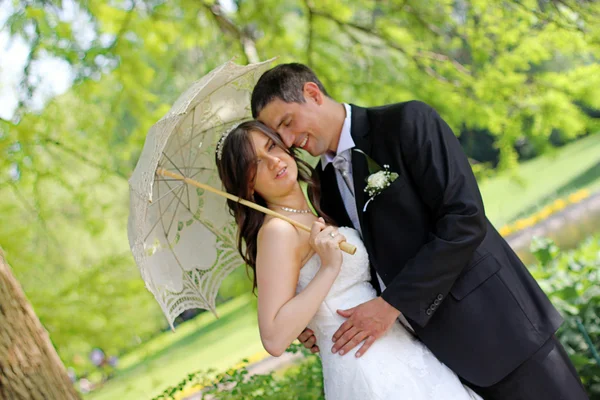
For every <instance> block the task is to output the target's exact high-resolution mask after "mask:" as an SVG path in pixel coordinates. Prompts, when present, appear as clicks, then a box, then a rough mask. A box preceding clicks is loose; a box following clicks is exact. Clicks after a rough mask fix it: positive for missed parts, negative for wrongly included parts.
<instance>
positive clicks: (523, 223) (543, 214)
mask: <svg viewBox="0 0 600 400" xmlns="http://www.w3.org/2000/svg"><path fill="white" fill-rule="evenodd" d="M589 196H590V192H589V190H587V189H581V190H578V191H577V192H575V193H571V194H570V195H569V196H568V197H567V200H564V199H556V200H554V202H552V204H549V205H547V206H544V207H543V208H542V209H541V210H539V211H538V212H536V213H535V214H533V215H531V216H530V217H528V218H521V219H518V220H517V221H515V222H513V223H512V224H507V225H504V226H503V227H502V228H501V229H500V230H499V233H500V235H502V236H508V235H510V234H511V233H515V232H518V231H520V230H522V229H525V228H529V227H530V226H534V225H536V224H538V223H540V222H542V221H544V220H545V219H547V218H548V217H550V216H551V215H552V214H554V213H556V212H558V211H561V210H563V209H564V208H565V207H567V206H568V205H569V204H574V203H579V202H580V201H582V200H583V199H586V198H587V197H589Z"/></svg>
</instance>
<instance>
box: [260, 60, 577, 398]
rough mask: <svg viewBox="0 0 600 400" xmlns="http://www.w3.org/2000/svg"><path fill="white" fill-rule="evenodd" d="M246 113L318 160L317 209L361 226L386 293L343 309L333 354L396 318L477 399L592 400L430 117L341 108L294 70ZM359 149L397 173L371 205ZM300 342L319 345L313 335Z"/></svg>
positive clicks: (453, 144)
mask: <svg viewBox="0 0 600 400" xmlns="http://www.w3.org/2000/svg"><path fill="white" fill-rule="evenodd" d="M252 114H253V116H254V117H255V118H257V119H259V120H261V121H262V122H264V123H265V124H266V125H268V126H269V127H271V128H273V129H275V130H276V131H277V132H278V133H279V134H280V135H281V137H282V139H283V141H284V142H285V144H286V145H287V146H290V147H291V146H295V147H299V148H302V149H304V150H306V151H308V152H309V153H310V154H312V155H313V156H320V157H321V161H320V163H319V165H317V171H318V174H319V175H320V179H321V197H322V200H321V206H322V209H323V211H324V212H325V213H327V214H328V215H329V216H331V217H332V218H334V220H336V221H337V222H338V224H339V225H340V226H353V227H355V228H356V229H357V230H359V231H360V232H361V234H362V237H363V240H364V242H365V246H366V248H367V250H368V252H369V257H370V260H371V268H372V271H371V273H372V276H377V280H375V279H373V281H374V282H373V283H374V285H375V286H376V287H379V289H380V297H377V298H376V299H374V300H371V301H369V302H367V303H364V304H361V305H358V306H356V307H354V308H353V309H350V310H345V311H339V313H340V314H341V315H342V316H344V317H346V318H347V320H346V322H344V323H343V324H342V325H341V326H340V328H339V330H338V331H337V332H336V334H335V335H334V338H333V339H334V341H335V345H334V348H333V349H332V350H331V351H333V352H334V353H335V352H338V353H339V354H340V355H343V354H345V353H347V352H348V351H349V350H350V349H352V348H354V347H355V346H357V345H360V344H362V347H361V348H360V349H359V351H358V353H359V354H360V355H362V354H364V353H365V352H366V351H367V350H368V348H369V347H370V346H371V345H372V343H373V342H374V341H375V340H377V339H378V338H379V337H381V336H382V335H383V334H385V332H386V331H387V330H388V329H389V328H390V327H391V325H392V324H393V323H394V322H395V321H396V320H397V319H398V318H399V319H400V320H401V322H402V323H403V324H404V325H405V326H406V327H407V329H409V330H411V331H412V332H414V333H415V334H416V336H417V337H418V338H419V339H420V340H421V341H422V342H423V343H424V344H425V345H427V347H429V349H430V350H431V351H432V352H433V353H434V354H435V355H436V356H437V357H438V359H440V360H441V361H442V362H444V363H445V364H446V365H448V366H449V367H450V368H451V369H452V370H454V372H456V373H457V374H458V375H459V376H460V377H461V379H462V380H463V381H464V382H465V383H467V384H468V385H469V386H471V387H472V388H473V389H475V390H476V391H477V392H478V393H480V394H481V395H482V396H483V397H484V398H485V399H511V400H513V399H527V400H531V399H544V400H551V399H565V400H566V399H569V400H578V399H587V398H588V397H587V395H586V394H585V391H584V389H583V386H582V385H581V382H580V380H579V377H578V376H577V372H576V371H575V368H574V367H573V365H572V364H571V362H570V361H569V358H568V356H567V354H566V353H565V350H564V349H563V347H562V346H561V345H560V343H559V342H558V340H557V339H556V338H555V336H554V332H555V331H556V330H557V328H558V327H559V325H560V324H561V322H562V318H561V316H560V315H559V313H558V312H557V311H556V310H555V309H554V307H553V306H552V304H551V303H550V301H549V300H548V298H547V297H546V296H545V295H544V293H543V292H542V290H541V289H540V287H539V286H538V285H537V283H536V282H535V280H534V279H533V278H532V276H531V275H530V274H529V272H528V271H527V269H526V267H525V266H524V265H523V264H522V263H521V261H520V260H519V259H518V257H517V256H516V255H515V253H514V252H513V251H512V250H511V248H510V247H509V245H508V244H507V243H506V241H504V239H503V238H502V237H501V236H500V235H499V234H498V232H497V231H496V230H495V229H494V227H493V226H492V225H491V223H490V222H489V221H488V220H487V218H486V216H485V213H484V208H483V203H482V199H481V195H480V193H479V189H478V187H477V182H476V181H475V178H474V176H473V173H472V171H471V167H470V165H469V163H468V161H467V157H466V156H465V154H464V153H463V151H462V149H461V147H460V145H459V143H458V140H457V139H456V137H455V135H454V134H453V133H452V131H451V130H450V128H449V127H448V125H447V124H446V123H445V122H444V120H442V118H441V117H440V116H439V115H438V114H437V113H436V112H435V110H434V109H432V108H431V107H429V106H427V105H426V104H424V103H421V102H417V101H410V102H406V103H398V104H391V105H387V106H382V107H376V108H362V107H358V106H355V105H352V106H350V105H347V104H340V103H337V102H336V101H334V100H333V99H331V98H330V97H329V96H328V94H327V92H326V90H325V88H324V87H323V85H322V84H321V82H320V81H319V79H318V78H317V77H316V76H315V74H314V73H313V72H312V71H311V70H310V69H309V68H308V67H306V66H304V65H301V64H295V63H293V64H283V65H279V66H277V67H275V68H273V69H271V70H269V71H267V72H266V73H265V74H264V75H263V76H262V77H261V78H260V80H259V81H258V83H257V85H256V87H255V88H254V91H253V93H252ZM355 150H360V151H362V152H364V153H365V154H366V155H368V156H369V157H370V158H371V159H373V160H374V161H375V162H376V163H377V164H379V165H380V166H383V165H387V166H389V171H390V172H395V173H397V174H398V177H397V178H396V179H395V180H394V181H393V183H392V184H391V185H390V186H389V187H387V188H385V189H384V190H383V191H382V192H381V193H379V194H378V195H376V196H375V197H374V199H373V200H372V201H370V202H369V204H367V207H366V208H365V203H367V201H368V199H369V196H367V194H366V193H365V192H364V188H365V185H366V183H365V180H366V178H367V177H368V176H369V174H370V173H369V169H368V164H367V156H366V155H365V154H363V153H361V152H358V151H355ZM300 340H301V341H303V342H304V344H305V346H307V347H308V348H313V350H317V349H318V348H316V346H315V347H313V346H314V345H315V338H314V336H312V333H311V332H310V331H309V330H307V331H305V332H304V333H303V335H301V337H300ZM360 355H359V356H360ZM399 379H401V377H399Z"/></svg>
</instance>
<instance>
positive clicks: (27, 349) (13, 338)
mask: <svg viewBox="0 0 600 400" xmlns="http://www.w3.org/2000/svg"><path fill="white" fill-rule="evenodd" d="M79 398H80V397H79V395H78V394H77V392H76V391H75V388H74V386H73V384H72V383H71V380H70V379H69V377H68V376H67V372H66V370H65V367H64V365H63V364H62V362H61V360H60V358H59V357H58V354H57V353H56V350H55V349H54V347H53V346H52V343H51V342H50V338H49V336H48V332H46V330H45V329H44V327H43V326H42V324H41V323H40V321H39V319H38V318H37V316H36V315H35V312H34V311H33V307H32V306H31V304H29V301H28V300H27V298H26V297H25V293H23V290H22V288H21V285H20V284H19V282H18V281H17V280H16V278H15V277H14V275H13V274H12V271H11V269H10V267H9V265H8V264H7V263H6V261H5V260H4V255H3V254H2V250H1V249H0V399H3V400H4V399H7V400H8V399H10V400H21V399H23V400H25V399H27V400H30V399H35V400H37V399H40V400H45V399H57V400H63V399H65V400H71V399H79Z"/></svg>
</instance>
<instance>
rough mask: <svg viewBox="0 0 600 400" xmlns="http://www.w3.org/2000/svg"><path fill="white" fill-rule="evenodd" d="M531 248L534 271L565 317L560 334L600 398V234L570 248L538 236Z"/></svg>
mask: <svg viewBox="0 0 600 400" xmlns="http://www.w3.org/2000/svg"><path fill="white" fill-rule="evenodd" d="M531 251H532V252H533V253H534V255H535V256H536V258H537V260H538V264H537V265H535V266H533V267H531V272H532V274H533V275H534V277H535V278H536V279H537V280H538V282H539V283H540V286H541V287H542V289H544V291H545V292H546V293H547V294H548V296H549V297H550V300H551V301H552V303H553V304H554V305H556V306H557V308H558V309H559V310H560V312H561V314H562V315H563V317H564V318H565V323H564V324H563V325H562V326H561V328H560V329H559V331H558V334H557V336H558V338H559V339H560V341H561V342H562V344H563V345H564V346H565V348H566V349H567V352H568V353H569V356H570V358H571V360H572V361H573V363H574V364H575V367H576V368H577V371H578V372H579V374H580V376H581V379H582V381H583V383H584V385H585V386H586V388H587V390H588V393H589V394H590V396H591V398H592V399H600V356H598V353H597V352H598V351H599V350H600V285H598V282H599V281H600V272H599V271H600V236H595V237H591V238H589V239H588V240H586V241H585V242H583V243H582V244H581V246H580V247H579V248H578V249H577V250H574V251H568V252H561V251H560V249H559V248H558V247H557V246H556V245H555V244H554V243H553V242H552V241H551V240H549V239H543V238H538V239H536V240H534V242H533V243H532V245H531ZM586 336H588V337H587V338H586Z"/></svg>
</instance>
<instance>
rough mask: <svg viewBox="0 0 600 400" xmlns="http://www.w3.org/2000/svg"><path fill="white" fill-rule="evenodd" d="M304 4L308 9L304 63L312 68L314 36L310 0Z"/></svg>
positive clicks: (306, 0) (305, 0)
mask: <svg viewBox="0 0 600 400" xmlns="http://www.w3.org/2000/svg"><path fill="white" fill-rule="evenodd" d="M304 4H305V5H306V8H307V9H308V43H307V44H306V61H307V62H308V65H309V66H310V67H312V66H313V59H312V52H313V36H314V26H313V22H314V14H313V12H312V6H311V4H310V0H304Z"/></svg>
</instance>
